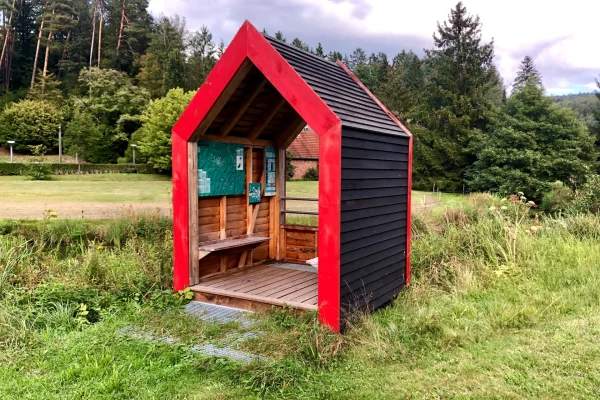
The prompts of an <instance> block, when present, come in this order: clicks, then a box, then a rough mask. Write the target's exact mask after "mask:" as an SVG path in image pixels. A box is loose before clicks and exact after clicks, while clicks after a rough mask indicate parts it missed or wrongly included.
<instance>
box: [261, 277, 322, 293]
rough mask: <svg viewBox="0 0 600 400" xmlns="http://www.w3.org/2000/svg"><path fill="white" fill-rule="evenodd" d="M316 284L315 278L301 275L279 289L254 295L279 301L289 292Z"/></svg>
mask: <svg viewBox="0 0 600 400" xmlns="http://www.w3.org/2000/svg"><path fill="white" fill-rule="evenodd" d="M316 283H317V277H316V276H310V275H307V274H302V275H300V276H299V277H298V278H297V279H293V280H290V281H287V282H284V283H283V284H282V285H280V286H279V287H276V288H273V289H270V290H266V291H263V292H260V293H256V294H260V295H261V296H272V297H276V298H278V299H279V298H281V297H283V296H285V295H286V294H288V293H290V290H291V291H296V290H299V289H303V288H305V287H306V285H309V284H316Z"/></svg>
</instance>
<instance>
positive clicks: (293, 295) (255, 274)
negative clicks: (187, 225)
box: [190, 266, 318, 310]
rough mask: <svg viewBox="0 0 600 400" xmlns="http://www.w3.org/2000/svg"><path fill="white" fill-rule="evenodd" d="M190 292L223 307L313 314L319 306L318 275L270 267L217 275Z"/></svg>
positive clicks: (192, 288) (250, 268)
mask: <svg viewBox="0 0 600 400" xmlns="http://www.w3.org/2000/svg"><path fill="white" fill-rule="evenodd" d="M190 289H191V290H192V291H194V292H195V293H196V295H197V297H198V298H199V299H200V300H201V301H202V299H204V300H205V301H206V302H215V301H218V302H223V304H238V303H239V304H246V303H248V304H263V306H266V305H269V304H271V305H275V306H283V305H288V306H291V307H294V308H298V309H304V310H314V309H316V308H317V303H318V301H317V292H318V275H317V274H316V273H314V272H309V271H303V270H295V269H283V268H277V267H269V266H257V267H248V268H243V269H241V270H240V271H236V272H235V273H229V274H227V273H225V275H223V276H221V275H215V276H214V277H212V278H210V279H207V280H206V281H202V282H201V283H200V284H198V285H195V286H192V287H191V288H190ZM236 299H237V300H236ZM300 299H302V300H300Z"/></svg>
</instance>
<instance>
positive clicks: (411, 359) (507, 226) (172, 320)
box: [0, 182, 600, 399]
mask: <svg viewBox="0 0 600 400" xmlns="http://www.w3.org/2000/svg"><path fill="white" fill-rule="evenodd" d="M304 183H305V182H302V184H304ZM302 184H300V185H298V186H297V188H298V191H301V190H306V187H307V186H308V185H302ZM288 195H290V194H288ZM454 201H456V204H454ZM171 224H172V222H171V220H170V219H169V218H164V217H160V216H158V215H155V216H152V215H150V216H131V217H130V218H128V219H118V220H99V221H86V220H45V221H21V222H19V221H8V220H3V221H0V398H2V399H5V398H6V399H12V398H14V399H17V398H26V399H27V398H32V399H33V398H44V399H45V398H49V399H52V398H56V399H63V398H93V399H102V398H110V399H119V398H123V399H125V398H126V399H130V398H134V399H135V398H139V399H142V398H144V399H146V398H160V397H162V398H182V399H183V398H186V399H187V398H191V399H246V398H248V399H258V398H261V399H262V398H267V399H286V398H288V399H319V398H321V399H373V398H400V399H401V398H418V399H464V398H475V399H521V398H532V399H534V398H535V399H537V398H544V399H563V398H573V399H589V398H594V397H597V393H598V391H597V388H598V387H600V345H599V344H598V335H600V269H599V268H598V265H600V247H599V246H598V243H599V242H600V216H596V215H591V214H585V215H578V216H573V217H569V218H563V217H549V216H544V215H541V214H536V213H535V212H534V210H530V209H528V208H527V207H526V206H524V205H522V204H515V203H512V202H510V201H501V200H500V199H498V198H495V197H492V196H489V195H483V194H476V195H471V196H468V197H464V198H462V197H461V198H459V199H458V200H457V199H456V198H455V199H452V198H451V197H449V198H448V199H447V201H446V204H444V205H442V206H440V207H437V208H435V209H418V210H416V211H415V212H414V213H413V226H412V229H413V233H414V234H415V235H414V237H415V238H416V239H415V240H414V241H413V243H412V253H411V258H412V277H413V279H412V283H411V286H410V288H409V289H408V290H405V291H403V292H402V293H401V295H400V296H399V298H398V299H397V300H395V301H394V302H393V303H392V304H391V305H390V306H388V307H386V308H383V309H381V310H379V311H377V312H376V313H375V314H373V315H361V314H356V315H355V316H354V318H353V319H352V321H351V323H350V325H349V327H348V329H347V332H346V333H345V334H344V335H335V334H332V333H330V332H328V331H326V330H325V329H324V328H323V327H321V326H320V325H319V324H318V323H317V321H316V320H315V316H314V314H306V315H302V316H297V315H294V314H293V313H292V312H291V311H278V312H270V313H267V314H265V315H261V318H260V320H259V324H260V325H259V327H258V328H257V329H258V330H260V331H261V332H262V336H261V337H259V338H257V339H253V340H251V341H248V342H246V343H243V344H240V345H239V347H240V349H241V350H244V351H248V352H253V353H255V354H261V355H263V356H265V357H267V359H268V360H267V361H266V362H263V363H255V364H250V365H240V364H237V363H235V362H232V361H229V360H225V359H216V358H211V357H203V356H201V355H198V354H196V353H192V352H191V351H190V348H191V347H192V346H193V345H194V344H198V343H216V342H218V341H219V340H223V338H225V337H227V336H228V335H231V334H234V335H236V334H241V333H243V332H244V331H245V329H244V328H243V327H241V326H238V325H236V324H228V325H214V324H210V323H206V322H202V321H199V320H197V319H193V318H191V317H188V316H186V315H185V314H183V313H182V312H181V311H180V308H181V306H182V304H183V303H184V302H185V298H184V297H181V296H177V295H173V294H172V293H171V292H170V290H169V288H170V287H171V285H172V282H171V279H172V278H171V268H172V232H171ZM82 304H84V306H83V307H82ZM128 326H136V327H139V328H140V329H144V330H145V331H148V332H151V333H152V334H153V335H156V336H158V337H160V336H169V337H177V338H180V340H179V341H178V342H177V343H176V344H174V345H167V344H165V343H162V342H160V341H152V340H146V339H143V338H134V337H131V336H127V335H124V334H123V333H122V329H123V328H124V327H128Z"/></svg>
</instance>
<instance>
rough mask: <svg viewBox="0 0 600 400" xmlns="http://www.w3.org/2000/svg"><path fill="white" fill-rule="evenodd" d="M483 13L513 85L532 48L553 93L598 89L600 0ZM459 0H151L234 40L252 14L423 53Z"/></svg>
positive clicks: (475, 9)
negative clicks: (438, 24)
mask: <svg viewBox="0 0 600 400" xmlns="http://www.w3.org/2000/svg"><path fill="white" fill-rule="evenodd" d="M463 3H464V5H465V6H466V7H467V10H468V11H469V12H470V13H471V14H477V15H479V17H480V18H481V22H482V24H483V26H482V32H483V39H484V40H485V41H490V40H492V39H493V40H494V44H495V54H496V56H495V64H496V66H497V68H498V70H499V71H500V73H501V75H502V77H503V79H504V83H505V85H506V86H510V85H511V84H512V82H513V80H514V77H515V76H516V73H517V70H518V66H519V63H520V62H521V60H522V59H523V57H524V56H525V55H529V56H531V57H532V58H533V59H534V61H535V63H536V65H537V67H538V70H539V71H540V73H541V74H542V77H543V81H544V85H545V86H546V89H547V91H548V93H549V94H567V93H579V92H590V91H592V90H593V89H595V88H596V85H595V83H594V79H595V78H598V77H600V1H597V0H569V1H568V2H561V3H558V2H556V3H555V4H556V5H554V4H552V2H551V1H542V0H503V1H502V2H499V1H490V0H464V2H463ZM455 5H456V0H421V1H411V2H409V1H406V0H404V1H399V0H208V1H207V0H150V10H151V12H152V14H154V15H156V16H158V15H160V14H165V15H171V14H179V15H181V16H183V17H185V19H186V23H187V27H188V29H189V30H191V31H194V30H197V29H199V28H200V27H202V25H206V26H208V28H209V29H210V30H211V32H212V33H213V37H214V39H215V41H216V42H219V41H220V40H223V41H224V42H225V43H226V44H227V43H228V42H229V41H230V40H231V39H232V38H233V36H234V35H235V33H236V32H237V30H238V29H239V27H240V26H241V24H242V23H243V22H244V20H246V19H248V20H249V21H250V22H251V23H252V24H253V25H254V26H256V28H258V29H259V30H262V29H263V28H265V29H266V30H267V32H269V33H270V34H274V33H275V32H276V31H278V30H280V31H282V32H283V34H284V35H285V36H286V38H287V39H288V42H291V41H292V40H293V38H295V37H298V38H300V39H301V40H302V41H304V42H306V43H308V45H309V46H310V47H313V48H315V47H317V44H318V43H319V42H321V43H322V44H323V47H324V49H325V51H326V52H329V51H330V50H337V51H340V52H342V53H343V54H349V53H351V52H352V51H353V50H354V49H356V48H357V47H361V48H363V49H364V50H365V51H366V52H367V53H369V54H370V53H371V52H376V53H377V52H380V51H383V52H385V53H386V54H387V55H388V56H389V57H390V58H392V57H393V56H394V55H396V54H397V53H399V52H400V51H401V50H407V51H408V50H412V51H414V52H415V53H417V54H419V55H423V49H424V48H431V47H433V39H432V34H433V32H434V31H435V30H436V24H437V22H438V21H439V22H443V21H445V20H447V19H448V13H449V11H450V9H451V8H453V7H454V6H455Z"/></svg>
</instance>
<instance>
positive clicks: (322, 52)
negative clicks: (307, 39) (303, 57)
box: [315, 42, 325, 58]
mask: <svg viewBox="0 0 600 400" xmlns="http://www.w3.org/2000/svg"><path fill="white" fill-rule="evenodd" d="M315 54H316V55H318V56H319V57H321V58H325V50H323V45H322V44H321V42H319V45H318V46H317V49H316V50H315Z"/></svg>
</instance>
